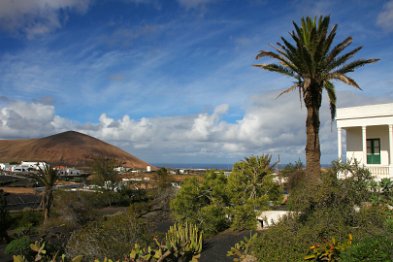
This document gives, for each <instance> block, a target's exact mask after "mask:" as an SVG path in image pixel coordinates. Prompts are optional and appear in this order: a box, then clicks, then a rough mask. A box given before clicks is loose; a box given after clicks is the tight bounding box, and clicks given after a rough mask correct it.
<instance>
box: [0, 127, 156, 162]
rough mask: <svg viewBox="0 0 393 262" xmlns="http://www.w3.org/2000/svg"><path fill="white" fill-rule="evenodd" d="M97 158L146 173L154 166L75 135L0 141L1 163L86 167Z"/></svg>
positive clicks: (86, 137) (104, 144) (111, 147)
mask: <svg viewBox="0 0 393 262" xmlns="http://www.w3.org/2000/svg"><path fill="white" fill-rule="evenodd" d="M95 158H108V159H113V160H116V161H117V162H118V163H119V165H121V166H124V167H130V168H137V169H146V167H147V166H151V165H150V164H148V163H146V162H144V161H142V160H140V159H138V158H136V157H135V156H133V155H131V154H129V153H127V152H125V151H123V150H121V149H120V148H118V147H115V146H113V145H111V144H108V143H106V142H104V141H101V140H99V139H96V138H94V137H91V136H88V135H85V134H82V133H79V132H75V131H67V132H63V133H59V134H56V135H52V136H48V137H44V138H38V139H21V140H0V162H11V161H15V162H19V161H46V162H48V163H52V164H61V165H72V166H87V165H89V162H90V161H91V160H93V159H95ZM153 168H154V167H153Z"/></svg>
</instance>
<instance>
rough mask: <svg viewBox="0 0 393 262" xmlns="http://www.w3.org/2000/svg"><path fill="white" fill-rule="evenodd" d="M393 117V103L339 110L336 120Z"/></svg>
mask: <svg viewBox="0 0 393 262" xmlns="http://www.w3.org/2000/svg"><path fill="white" fill-rule="evenodd" d="M381 116H393V103H387V104H376V105H365V106H354V107H345V108H337V113H336V120H341V119H351V118H352V119H353V118H367V117H381Z"/></svg>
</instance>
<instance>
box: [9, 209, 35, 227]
mask: <svg viewBox="0 0 393 262" xmlns="http://www.w3.org/2000/svg"><path fill="white" fill-rule="evenodd" d="M11 217H12V220H13V221H14V224H13V228H18V227H27V226H38V225H39V224H40V223H41V221H42V212H41V211H37V210H33V209H30V208H26V209H23V210H22V211H20V212H16V213H12V215H11Z"/></svg>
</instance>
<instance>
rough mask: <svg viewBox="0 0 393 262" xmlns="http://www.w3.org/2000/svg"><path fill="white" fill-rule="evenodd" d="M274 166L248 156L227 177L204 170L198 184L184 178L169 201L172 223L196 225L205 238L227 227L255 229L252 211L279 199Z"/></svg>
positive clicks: (267, 157)
mask: <svg viewBox="0 0 393 262" xmlns="http://www.w3.org/2000/svg"><path fill="white" fill-rule="evenodd" d="M274 167H275V164H272V163H271V156H270V155H262V156H251V157H248V158H246V159H245V160H243V161H240V162H238V163H236V164H235V165H234V168H233V171H232V173H231V174H230V176H229V177H228V178H226V177H225V176H224V175H223V173H222V172H217V171H208V172H207V173H206V174H205V175H204V177H203V179H202V181H200V180H198V179H197V178H195V177H194V178H190V179H186V180H185V181H184V183H183V184H182V186H181V188H180V190H179V191H178V192H177V194H176V197H175V198H174V199H173V200H172V201H171V211H172V214H173V216H174V218H175V219H176V221H179V222H182V223H184V222H188V223H193V224H196V225H198V227H199V228H200V229H202V230H203V231H204V232H205V234H207V235H211V234H216V233H217V232H219V231H222V230H224V229H226V228H228V227H229V226H230V227H232V228H233V229H237V230H244V229H255V227H256V223H257V221H256V212H257V211H258V210H263V209H266V208H267V207H269V205H271V204H272V203H275V202H278V201H279V200H280V198H281V196H282V189H281V187H280V186H279V185H278V184H277V183H275V182H274V181H273V176H272V173H273V171H274Z"/></svg>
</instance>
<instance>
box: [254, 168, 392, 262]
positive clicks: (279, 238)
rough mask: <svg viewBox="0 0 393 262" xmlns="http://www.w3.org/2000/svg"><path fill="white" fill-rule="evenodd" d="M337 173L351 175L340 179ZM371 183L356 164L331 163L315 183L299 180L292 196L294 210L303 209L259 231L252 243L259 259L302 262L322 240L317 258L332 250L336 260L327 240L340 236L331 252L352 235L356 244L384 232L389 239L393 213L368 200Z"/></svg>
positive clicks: (364, 172) (370, 195)
mask: <svg viewBox="0 0 393 262" xmlns="http://www.w3.org/2000/svg"><path fill="white" fill-rule="evenodd" d="M338 172H340V174H342V172H350V173H351V175H352V176H351V177H348V178H346V179H337V173H338ZM370 181H371V177H370V176H369V171H368V170H367V169H365V168H364V167H361V166H359V165H358V163H356V162H355V163H352V164H348V163H333V167H332V168H331V169H330V170H329V172H327V173H324V174H322V175H321V180H320V182H319V183H317V184H316V183H313V182H312V181H311V182H309V181H307V180H302V181H300V182H299V184H298V185H297V186H296V187H295V188H294V189H293V190H292V192H291V194H290V196H289V204H290V208H291V209H292V210H293V211H297V212H299V213H298V214H297V215H293V216H289V217H287V218H286V219H284V220H283V221H282V222H280V223H278V224H277V225H275V226H274V227H271V228H269V229H268V230H265V231H263V233H261V234H259V235H258V237H257V238H256V239H255V240H254V241H251V243H250V246H251V247H252V254H254V255H255V256H256V257H257V258H258V260H259V261H301V260H303V259H304V256H305V253H306V250H308V249H309V247H310V246H312V245H313V244H314V243H324V244H321V245H320V246H319V248H315V250H314V251H315V252H316V253H315V254H316V257H318V256H319V255H321V254H326V256H329V255H330V254H332V253H334V255H332V256H335V258H337V252H336V251H337V250H335V249H333V251H334V252H333V251H332V253H329V252H330V251H329V252H328V253H326V250H325V248H326V245H328V244H332V243H333V242H332V241H330V242H326V239H332V238H333V237H334V238H335V239H336V240H335V241H336V244H335V245H328V249H329V250H330V248H331V247H332V246H334V248H337V243H338V246H339V247H340V248H341V246H340V243H347V242H346V241H347V236H348V234H353V236H354V239H356V240H357V241H358V242H360V241H362V239H364V238H366V237H373V236H378V235H381V234H385V235H387V236H389V237H390V236H391V235H393V234H392V231H391V229H392V228H393V227H392V226H391V225H392V222H391V219H392V218H393V214H392V213H393V212H392V211H391V210H389V208H388V207H387V206H386V205H384V204H378V205H371V204H367V203H369V201H370V199H371V197H372V194H373V192H372V191H370V190H369V188H370V187H369V184H370ZM355 207H357V208H358V211H356V210H355ZM315 254H314V255H315ZM314 258H315V257H314ZM373 261H375V260H373Z"/></svg>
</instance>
